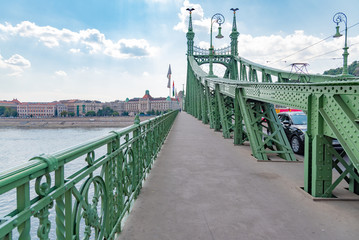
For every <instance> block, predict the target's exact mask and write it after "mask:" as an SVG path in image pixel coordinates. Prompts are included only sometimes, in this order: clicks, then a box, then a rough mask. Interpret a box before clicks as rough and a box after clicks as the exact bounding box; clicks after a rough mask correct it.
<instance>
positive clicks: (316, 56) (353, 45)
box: [304, 42, 359, 61]
mask: <svg viewBox="0 0 359 240" xmlns="http://www.w3.org/2000/svg"><path fill="white" fill-rule="evenodd" d="M357 44H359V42H357V43H353V44H350V45H349V46H348V47H351V46H354V45H357ZM341 49H343V48H338V49H335V50H332V51H329V52H326V53H323V54H320V55H317V56H314V57H310V58H307V59H305V60H304V61H308V60H311V59H314V58H318V57H321V56H324V55H327V54H329V53H333V52H336V51H339V50H341Z"/></svg>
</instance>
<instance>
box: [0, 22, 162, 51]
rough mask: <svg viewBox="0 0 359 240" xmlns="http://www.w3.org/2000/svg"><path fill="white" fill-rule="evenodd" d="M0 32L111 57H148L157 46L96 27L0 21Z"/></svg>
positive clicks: (47, 44)
mask: <svg viewBox="0 0 359 240" xmlns="http://www.w3.org/2000/svg"><path fill="white" fill-rule="evenodd" d="M0 35H5V37H9V36H14V37H16V36H20V37H26V38H35V39H38V40H39V42H41V43H43V44H44V45H45V46H46V47H48V48H55V47H68V48H69V51H70V52H71V53H79V52H84V53H89V54H104V55H107V56H110V57H114V58H141V57H148V56H153V55H154V54H155V53H156V50H157V49H156V48H155V47H153V46H150V44H149V43H148V42H147V41H146V40H145V39H120V40H119V41H117V42H113V41H112V40H110V39H106V36H105V35H104V34H103V33H101V32H100V31H99V30H97V29H86V30H80V31H79V32H73V31H71V30H68V29H65V28H63V29H57V28H54V27H51V26H45V27H41V26H37V25H36V24H35V23H31V22H28V21H23V22H21V23H19V24H17V25H14V26H13V25H11V24H9V23H5V24H0ZM2 37H4V36H2Z"/></svg>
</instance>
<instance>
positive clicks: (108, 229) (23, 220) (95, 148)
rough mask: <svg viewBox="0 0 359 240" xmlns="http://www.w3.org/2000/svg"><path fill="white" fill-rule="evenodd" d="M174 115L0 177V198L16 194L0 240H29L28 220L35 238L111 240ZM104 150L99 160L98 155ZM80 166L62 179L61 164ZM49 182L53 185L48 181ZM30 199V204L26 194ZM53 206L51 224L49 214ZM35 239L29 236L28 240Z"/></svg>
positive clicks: (40, 159)
mask: <svg viewBox="0 0 359 240" xmlns="http://www.w3.org/2000/svg"><path fill="white" fill-rule="evenodd" d="M177 113H178V111H173V112H169V113H167V114H164V115H162V116H158V117H156V118H153V119H150V120H146V121H143V122H140V120H139V118H136V119H135V124H134V125H132V126H129V127H127V128H124V129H123V130H121V131H118V132H115V131H113V132H111V133H109V134H108V135H106V136H104V137H100V138H98V139H95V140H92V141H89V142H87V143H84V144H80V145H78V146H76V147H72V148H68V149H66V150H63V151H59V152H56V153H54V154H51V155H40V156H38V157H35V158H32V159H31V161H29V162H28V163H26V164H24V165H22V166H19V167H17V168H16V169H15V170H11V171H7V172H2V173H0V194H1V195H2V196H5V194H6V193H7V192H9V191H11V190H16V193H17V195H16V202H17V206H16V209H9V211H8V213H7V215H6V216H1V217H0V218H1V221H0V239H12V236H13V235H14V231H17V232H18V235H19V239H31V235H30V228H31V220H32V219H34V218H37V219H38V222H39V226H38V229H37V238H39V239H50V237H49V232H50V229H54V228H55V227H56V238H57V239H80V238H81V239H82V238H84V239H114V236H115V233H116V232H120V231H121V224H122V220H123V218H124V216H125V215H126V214H127V213H128V212H129V211H130V208H131V205H132V204H133V201H134V200H135V199H136V197H137V196H138V194H139V192H140V190H141V187H142V182H143V181H144V180H145V178H146V175H147V174H148V173H149V171H150V169H151V166H152V164H153V161H154V160H155V159H156V156H157V154H158V152H159V150H160V148H161V146H162V144H163V143H164V140H165V138H166V136H167V134H168V132H169V131H170V128H171V126H172V124H173V122H174V120H175V118H176V116H177ZM103 148H107V151H106V152H105V153H104V154H103V155H99V156H97V154H100V153H101V149H103ZM74 160H84V167H83V168H81V169H78V170H77V172H75V173H73V174H72V175H71V176H68V177H65V172H66V166H68V165H67V164H68V163H70V162H72V161H74ZM52 178H54V180H52ZM31 189H34V190H35V193H36V196H33V197H32V198H31V196H30V191H32V190H31ZM54 205H55V214H56V216H55V219H56V220H55V222H51V221H50V218H49V215H50V209H51V208H53V207H54ZM32 237H35V236H32Z"/></svg>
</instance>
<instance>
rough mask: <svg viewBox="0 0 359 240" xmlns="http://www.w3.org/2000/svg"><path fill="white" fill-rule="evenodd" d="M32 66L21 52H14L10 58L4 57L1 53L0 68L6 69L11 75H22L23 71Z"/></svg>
mask: <svg viewBox="0 0 359 240" xmlns="http://www.w3.org/2000/svg"><path fill="white" fill-rule="evenodd" d="M30 67H31V63H30V61H29V60H27V59H26V58H24V57H23V56H21V55H19V54H14V55H12V56H11V57H10V58H9V59H3V57H2V56H1V55H0V68H2V69H5V70H6V71H7V72H8V75H9V76H21V74H22V72H23V71H24V70H25V69H26V68H30Z"/></svg>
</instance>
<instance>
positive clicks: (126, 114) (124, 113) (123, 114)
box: [121, 111, 129, 116]
mask: <svg viewBox="0 0 359 240" xmlns="http://www.w3.org/2000/svg"><path fill="white" fill-rule="evenodd" d="M128 115H129V113H128V112H126V111H124V112H123V113H122V114H121V116H128Z"/></svg>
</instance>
